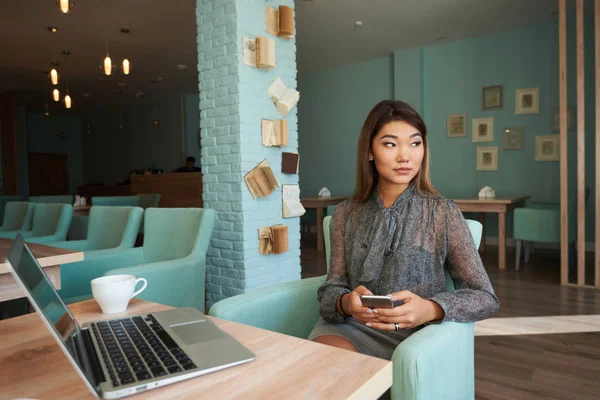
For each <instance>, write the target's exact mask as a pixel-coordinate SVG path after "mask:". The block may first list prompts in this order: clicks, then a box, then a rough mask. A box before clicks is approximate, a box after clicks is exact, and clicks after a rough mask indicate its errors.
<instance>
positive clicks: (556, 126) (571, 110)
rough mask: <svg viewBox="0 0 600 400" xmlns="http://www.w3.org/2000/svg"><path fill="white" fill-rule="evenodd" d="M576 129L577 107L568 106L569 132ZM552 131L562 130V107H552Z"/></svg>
mask: <svg viewBox="0 0 600 400" xmlns="http://www.w3.org/2000/svg"><path fill="white" fill-rule="evenodd" d="M574 130H575V107H567V132H572V131H574ZM552 131H553V132H559V131H560V108H559V107H554V108H553V109H552Z"/></svg>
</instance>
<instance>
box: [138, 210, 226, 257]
mask: <svg viewBox="0 0 600 400" xmlns="http://www.w3.org/2000/svg"><path fill="white" fill-rule="evenodd" d="M215 218H216V213H215V211H214V210H211V209H204V208H148V209H146V211H145V212H144V226H145V228H144V256H145V258H146V262H157V261H167V260H174V259H177V258H183V257H187V256H189V255H190V254H192V253H204V254H206V253H207V251H208V246H209V244H210V239H211V236H212V231H213V226H214V223H215Z"/></svg>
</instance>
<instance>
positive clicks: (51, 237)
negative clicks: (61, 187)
mask: <svg viewBox="0 0 600 400" xmlns="http://www.w3.org/2000/svg"><path fill="white" fill-rule="evenodd" d="M72 217H73V206H71V205H70V204H45V203H37V204H34V207H33V220H32V223H31V230H29V231H24V230H21V231H18V232H14V231H12V232H0V237H2V238H7V239H14V238H15V237H16V236H17V233H19V234H21V235H22V236H23V237H24V238H25V240H26V241H27V242H33V243H43V244H48V243H52V242H58V241H61V240H65V239H66V238H67V232H68V231H69V225H70V224H71V218H72Z"/></svg>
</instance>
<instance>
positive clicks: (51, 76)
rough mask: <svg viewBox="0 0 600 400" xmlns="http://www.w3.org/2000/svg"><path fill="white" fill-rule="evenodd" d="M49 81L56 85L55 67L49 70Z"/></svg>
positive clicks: (56, 73)
mask: <svg viewBox="0 0 600 400" xmlns="http://www.w3.org/2000/svg"><path fill="white" fill-rule="evenodd" d="M50 82H52V84H53V85H55V86H56V85H58V71H57V70H56V68H52V70H51V71H50Z"/></svg>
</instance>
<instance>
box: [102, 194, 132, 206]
mask: <svg viewBox="0 0 600 400" xmlns="http://www.w3.org/2000/svg"><path fill="white" fill-rule="evenodd" d="M92 205H93V206H128V207H139V205H140V196H97V197H92Z"/></svg>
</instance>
